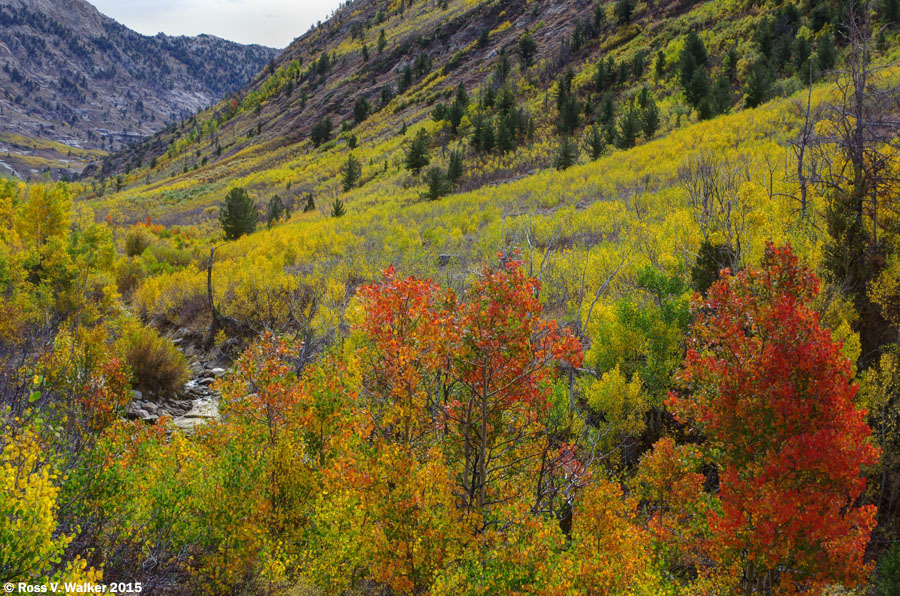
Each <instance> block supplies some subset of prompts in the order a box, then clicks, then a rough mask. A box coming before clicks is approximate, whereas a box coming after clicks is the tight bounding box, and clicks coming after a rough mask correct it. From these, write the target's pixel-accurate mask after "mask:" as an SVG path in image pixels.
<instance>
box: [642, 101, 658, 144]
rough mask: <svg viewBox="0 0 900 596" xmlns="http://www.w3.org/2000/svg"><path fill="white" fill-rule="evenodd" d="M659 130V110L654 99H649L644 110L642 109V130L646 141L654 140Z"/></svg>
mask: <svg viewBox="0 0 900 596" xmlns="http://www.w3.org/2000/svg"><path fill="white" fill-rule="evenodd" d="M658 129H659V108H657V107H656V102H655V101H654V100H653V98H652V97H651V98H648V99H647V100H646V103H645V105H644V107H643V108H641V130H642V131H643V133H644V138H645V139H648V140H649V139H651V138H653V135H655V134H656V131H657V130H658Z"/></svg>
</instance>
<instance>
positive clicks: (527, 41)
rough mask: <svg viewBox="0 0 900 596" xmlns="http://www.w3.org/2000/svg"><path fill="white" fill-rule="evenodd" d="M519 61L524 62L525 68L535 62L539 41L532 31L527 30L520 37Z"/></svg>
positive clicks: (523, 66)
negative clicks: (536, 40)
mask: <svg viewBox="0 0 900 596" xmlns="http://www.w3.org/2000/svg"><path fill="white" fill-rule="evenodd" d="M518 49H519V61H520V62H521V63H522V68H523V69H528V68H531V66H532V65H533V64H534V55H535V54H537V50H538V47H537V42H535V41H534V38H533V37H532V36H531V33H529V32H528V31H525V33H523V34H522V37H520V38H519V46H518Z"/></svg>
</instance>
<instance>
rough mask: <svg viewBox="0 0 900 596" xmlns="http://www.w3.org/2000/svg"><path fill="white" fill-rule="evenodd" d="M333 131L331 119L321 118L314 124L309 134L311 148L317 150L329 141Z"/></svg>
mask: <svg viewBox="0 0 900 596" xmlns="http://www.w3.org/2000/svg"><path fill="white" fill-rule="evenodd" d="M333 129H334V124H333V123H332V122H331V118H323V119H322V120H319V121H318V122H316V123H315V124H314V125H313V127H312V130H311V131H310V133H309V139H310V140H311V141H312V144H313V146H314V147H316V148H318V147H319V146H321V145H322V144H323V143H326V142H328V141H329V140H330V139H331V132H332V130H333Z"/></svg>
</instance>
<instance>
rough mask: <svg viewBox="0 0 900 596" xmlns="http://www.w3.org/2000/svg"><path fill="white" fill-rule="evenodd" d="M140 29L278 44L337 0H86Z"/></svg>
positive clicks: (149, 32)
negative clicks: (206, 34) (202, 34)
mask: <svg viewBox="0 0 900 596" xmlns="http://www.w3.org/2000/svg"><path fill="white" fill-rule="evenodd" d="M88 1H89V2H91V4H93V5H94V6H96V7H97V9H98V10H99V11H100V12H102V13H103V14H105V15H107V16H109V17H112V18H113V19H115V20H117V21H119V22H120V23H122V24H123V25H125V26H126V27H129V28H130V29H134V30H135V31H137V32H138V33H143V34H145V35H156V34H157V33H159V32H162V33H165V34H166V35H198V34H200V33H208V34H210V35H216V36H218V37H223V38H225V39H230V40H232V41H237V42H240V43H258V44H262V45H266V46H270V47H274V48H284V47H287V45H288V44H289V43H291V42H292V41H293V40H294V38H296V37H299V36H300V35H302V34H303V33H306V31H307V30H308V29H309V27H310V25H312V24H314V23H316V21H324V20H325V19H326V18H327V17H328V16H329V15H330V14H331V13H332V11H333V10H334V9H335V8H337V7H338V5H339V4H340V0H88Z"/></svg>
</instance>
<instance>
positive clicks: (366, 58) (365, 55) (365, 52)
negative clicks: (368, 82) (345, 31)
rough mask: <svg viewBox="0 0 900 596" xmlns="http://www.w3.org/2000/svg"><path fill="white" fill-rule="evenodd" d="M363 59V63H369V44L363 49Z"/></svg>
mask: <svg viewBox="0 0 900 596" xmlns="http://www.w3.org/2000/svg"><path fill="white" fill-rule="evenodd" d="M362 59H363V62H368V61H369V44H365V45H364V46H363V49H362Z"/></svg>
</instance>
